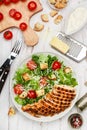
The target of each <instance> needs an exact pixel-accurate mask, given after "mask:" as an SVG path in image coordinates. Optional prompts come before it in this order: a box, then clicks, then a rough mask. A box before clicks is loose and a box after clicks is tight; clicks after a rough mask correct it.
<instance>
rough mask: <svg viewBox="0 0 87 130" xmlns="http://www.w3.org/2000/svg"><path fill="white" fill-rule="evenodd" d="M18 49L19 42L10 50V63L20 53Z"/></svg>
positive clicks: (19, 46)
mask: <svg viewBox="0 0 87 130" xmlns="http://www.w3.org/2000/svg"><path fill="white" fill-rule="evenodd" d="M20 48H21V42H19V41H16V43H15V45H14V47H13V48H12V50H11V54H10V57H9V58H10V62H12V61H13V60H14V58H15V57H16V56H17V55H18V54H19V52H20Z"/></svg>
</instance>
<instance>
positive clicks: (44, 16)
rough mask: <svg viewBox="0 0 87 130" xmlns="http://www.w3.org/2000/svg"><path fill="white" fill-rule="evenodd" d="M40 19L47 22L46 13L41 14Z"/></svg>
mask: <svg viewBox="0 0 87 130" xmlns="http://www.w3.org/2000/svg"><path fill="white" fill-rule="evenodd" d="M41 19H42V21H43V22H48V21H49V18H48V15H47V14H42V15H41Z"/></svg>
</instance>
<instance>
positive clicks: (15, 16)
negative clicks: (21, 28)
mask: <svg viewBox="0 0 87 130" xmlns="http://www.w3.org/2000/svg"><path fill="white" fill-rule="evenodd" d="M21 17H22V14H21V13H20V12H18V11H17V12H15V14H14V19H15V20H20V19H21Z"/></svg>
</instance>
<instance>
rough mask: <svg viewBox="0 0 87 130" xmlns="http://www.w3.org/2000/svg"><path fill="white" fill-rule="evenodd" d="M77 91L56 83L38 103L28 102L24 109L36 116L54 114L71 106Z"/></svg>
mask: <svg viewBox="0 0 87 130" xmlns="http://www.w3.org/2000/svg"><path fill="white" fill-rule="evenodd" d="M75 96H76V92H75V90H74V89H72V88H71V89H70V87H69V89H68V87H66V86H64V85H62V87H61V85H56V86H54V87H53V89H52V91H51V92H49V93H47V94H46V96H45V97H44V98H43V99H40V100H39V101H38V102H37V103H34V104H32V105H31V104H27V105H25V106H23V107H22V110H23V111H25V112H27V113H29V114H31V115H32V116H35V117H40V116H53V115H55V114H59V113H60V112H63V111H65V110H66V109H67V108H68V107H70V105H71V102H72V100H73V99H74V98H75Z"/></svg>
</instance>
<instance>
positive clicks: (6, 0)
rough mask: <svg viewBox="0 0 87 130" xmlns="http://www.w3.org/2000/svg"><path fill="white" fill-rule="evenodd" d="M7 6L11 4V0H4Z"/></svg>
mask: <svg viewBox="0 0 87 130" xmlns="http://www.w3.org/2000/svg"><path fill="white" fill-rule="evenodd" d="M3 1H4V4H5V5H9V4H10V3H11V0H3Z"/></svg>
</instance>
